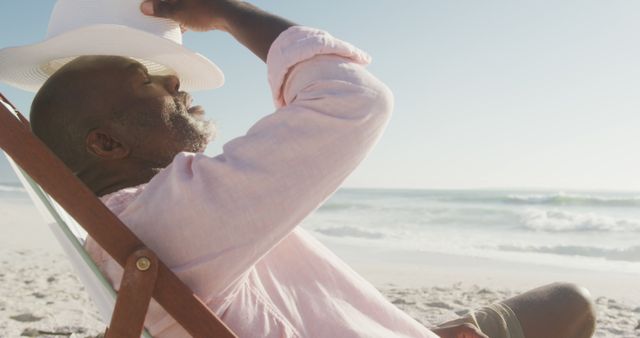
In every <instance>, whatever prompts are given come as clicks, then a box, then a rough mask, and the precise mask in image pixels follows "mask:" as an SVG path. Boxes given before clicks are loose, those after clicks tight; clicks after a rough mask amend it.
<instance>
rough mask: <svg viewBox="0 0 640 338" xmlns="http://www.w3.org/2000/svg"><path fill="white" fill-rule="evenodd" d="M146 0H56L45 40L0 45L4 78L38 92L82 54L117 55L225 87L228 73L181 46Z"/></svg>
mask: <svg viewBox="0 0 640 338" xmlns="http://www.w3.org/2000/svg"><path fill="white" fill-rule="evenodd" d="M141 3H142V0H58V2H57V3H56V4H55V7H54V8H53V12H52V13H51V18H50V20H49V28H48V32H47V36H46V38H45V40H44V41H42V42H40V43H36V44H32V45H28V46H23V47H11V48H4V49H0V81H2V82H5V83H7V84H9V85H12V86H15V87H18V88H20V89H24V90H27V91H32V92H36V91H38V89H39V88H40V87H41V86H42V84H43V83H44V82H45V81H46V80H47V79H48V78H49V76H51V74H53V73H54V72H55V71H56V70H58V69H60V68H61V67H62V66H63V65H64V64H66V63H67V62H69V61H71V60H73V59H74V58H76V57H78V56H82V55H118V56H125V57H130V58H132V59H135V60H137V61H139V62H141V63H142V64H144V65H145V66H146V67H147V69H148V70H149V72H150V73H151V74H156V75H163V74H175V75H177V76H178V77H179V79H180V88H181V89H183V90H188V91H193V90H202V89H214V88H218V87H220V86H222V84H223V83H224V75H223V74H222V71H221V70H220V68H218V66H216V65H215V64H214V63H213V62H211V61H210V60H209V59H207V58H206V57H204V56H202V55H200V54H198V53H195V52H193V51H191V50H189V49H187V48H185V47H183V46H182V33H181V31H180V26H179V25H178V24H177V23H176V22H175V21H172V20H167V19H159V18H154V17H149V16H145V15H144V14H142V13H141V12H140V4H141Z"/></svg>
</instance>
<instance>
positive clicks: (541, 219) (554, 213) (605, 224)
mask: <svg viewBox="0 0 640 338" xmlns="http://www.w3.org/2000/svg"><path fill="white" fill-rule="evenodd" d="M522 225H523V226H524V227H525V228H526V229H529V230H534V231H547V232H572V231H603V232H605V231H606V232H640V219H627V218H617V217H612V216H604V215H598V214H595V213H592V212H589V213H578V212H570V211H564V210H541V209H527V210H525V211H524V212H523V215H522Z"/></svg>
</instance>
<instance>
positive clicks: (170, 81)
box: [162, 75, 180, 94]
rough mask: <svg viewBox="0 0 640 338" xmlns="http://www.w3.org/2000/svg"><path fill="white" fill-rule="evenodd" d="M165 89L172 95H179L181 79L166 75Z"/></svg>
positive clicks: (164, 79)
mask: <svg viewBox="0 0 640 338" xmlns="http://www.w3.org/2000/svg"><path fill="white" fill-rule="evenodd" d="M162 81H163V84H164V87H165V89H166V90H167V91H168V92H169V93H171V94H177V93H178V92H179V91H180V79H179V78H178V77H177V76H175V75H165V76H163V77H162Z"/></svg>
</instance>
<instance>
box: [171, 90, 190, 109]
mask: <svg viewBox="0 0 640 338" xmlns="http://www.w3.org/2000/svg"><path fill="white" fill-rule="evenodd" d="M173 102H174V104H175V106H176V109H177V110H184V111H186V110H187V109H188V108H189V105H190V104H191V95H189V93H187V92H178V94H176V95H175V96H174V97H173Z"/></svg>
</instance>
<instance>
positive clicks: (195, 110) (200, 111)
mask: <svg viewBox="0 0 640 338" xmlns="http://www.w3.org/2000/svg"><path fill="white" fill-rule="evenodd" d="M187 111H188V112H189V114H191V115H197V116H204V108H202V106H193V107H191V108H189V109H187Z"/></svg>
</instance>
